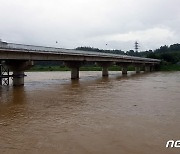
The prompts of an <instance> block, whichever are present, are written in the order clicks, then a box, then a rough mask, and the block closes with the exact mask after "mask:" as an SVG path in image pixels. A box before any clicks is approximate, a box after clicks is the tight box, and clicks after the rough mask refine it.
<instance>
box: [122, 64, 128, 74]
mask: <svg viewBox="0 0 180 154" xmlns="http://www.w3.org/2000/svg"><path fill="white" fill-rule="evenodd" d="M127 69H128V66H127V65H124V66H122V68H121V70H122V74H124V75H126V74H127Z"/></svg>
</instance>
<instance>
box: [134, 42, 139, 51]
mask: <svg viewBox="0 0 180 154" xmlns="http://www.w3.org/2000/svg"><path fill="white" fill-rule="evenodd" d="M138 49H139V43H138V42H137V41H136V42H135V52H138Z"/></svg>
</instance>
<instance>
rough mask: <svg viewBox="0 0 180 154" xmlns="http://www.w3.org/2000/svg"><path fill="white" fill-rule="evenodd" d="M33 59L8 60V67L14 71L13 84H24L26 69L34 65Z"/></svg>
mask: <svg viewBox="0 0 180 154" xmlns="http://www.w3.org/2000/svg"><path fill="white" fill-rule="evenodd" d="M33 64H34V63H33V61H24V60H11V61H6V65H7V67H8V68H9V69H10V70H11V71H13V86H20V85H24V76H25V75H24V71H25V70H27V69H30V68H31V67H32V66H33Z"/></svg>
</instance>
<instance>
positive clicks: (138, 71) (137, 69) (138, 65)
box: [135, 64, 141, 74]
mask: <svg viewBox="0 0 180 154" xmlns="http://www.w3.org/2000/svg"><path fill="white" fill-rule="evenodd" d="M135 71H136V73H137V74H138V73H140V72H141V64H135Z"/></svg>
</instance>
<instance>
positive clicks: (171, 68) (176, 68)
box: [29, 64, 180, 72]
mask: <svg viewBox="0 0 180 154" xmlns="http://www.w3.org/2000/svg"><path fill="white" fill-rule="evenodd" d="M101 70H102V68H101V67H99V66H83V67H80V71H101ZM108 70H109V71H120V70H121V68H120V67H119V66H111V67H109V68H108ZM29 71H30V72H32V71H33V72H36V71H38V72H39V71H42V72H44V71H70V68H68V67H66V66H34V67H32V68H31V69H30V70H29ZM128 71H134V67H133V66H129V67H128ZM159 71H180V65H176V64H168V65H160V67H159Z"/></svg>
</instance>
